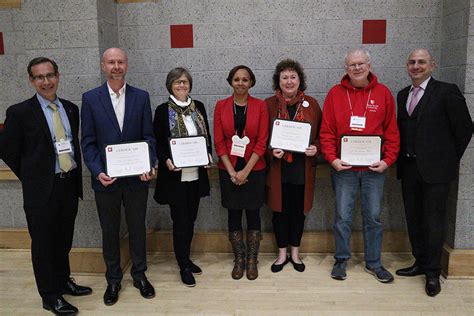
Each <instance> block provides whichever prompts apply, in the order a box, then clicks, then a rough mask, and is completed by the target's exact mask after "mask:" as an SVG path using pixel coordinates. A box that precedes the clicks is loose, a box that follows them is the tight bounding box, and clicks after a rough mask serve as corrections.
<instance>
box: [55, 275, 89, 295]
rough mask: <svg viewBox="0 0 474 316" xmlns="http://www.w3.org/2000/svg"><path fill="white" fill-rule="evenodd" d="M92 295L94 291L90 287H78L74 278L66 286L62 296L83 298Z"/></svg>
mask: <svg viewBox="0 0 474 316" xmlns="http://www.w3.org/2000/svg"><path fill="white" fill-rule="evenodd" d="M91 293H92V289H91V288H90V287H88V286H82V285H77V284H76V282H75V280H74V278H69V279H68V280H67V281H66V284H65V285H64V288H63V290H62V294H67V295H72V296H83V295H89V294H91Z"/></svg>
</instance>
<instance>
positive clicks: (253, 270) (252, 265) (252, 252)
mask: <svg viewBox="0 0 474 316" xmlns="http://www.w3.org/2000/svg"><path fill="white" fill-rule="evenodd" d="M260 240H262V234H261V233H260V231H259V230H249V231H247V279H249V280H255V279H256V278H258V270H257V263H258V260H257V257H258V248H259V247H260Z"/></svg>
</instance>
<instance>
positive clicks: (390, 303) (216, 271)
mask: <svg viewBox="0 0 474 316" xmlns="http://www.w3.org/2000/svg"><path fill="white" fill-rule="evenodd" d="M274 259H275V258H274V256H273V255H269V254H265V255H261V256H260V264H259V268H260V269H259V271H260V276H259V278H258V279H257V280H255V281H248V280H247V279H245V278H244V279H242V280H239V281H235V280H232V279H231V277H230V271H231V267H232V257H231V255H230V254H200V255H195V256H194V261H195V262H196V263H197V264H198V265H200V266H201V267H202V268H203V270H204V273H203V274H202V275H199V276H196V281H197V286H196V287H194V288H187V287H185V286H183V285H182V283H181V281H180V278H179V273H178V268H177V266H176V263H175V260H174V257H173V256H172V255H171V254H160V253H152V254H149V256H148V261H149V263H148V266H149V269H148V272H147V275H148V278H149V280H150V281H151V282H152V284H153V285H154V286H155V289H156V294H157V295H156V297H155V298H154V299H151V300H146V299H143V298H142V297H141V296H140V295H139V292H138V290H137V289H135V288H134V287H133V285H132V282H131V278H130V274H129V270H130V269H127V274H126V275H125V276H124V280H123V281H122V291H121V292H120V299H119V301H118V303H117V304H115V305H114V306H110V307H109V306H105V305H104V304H103V302H102V295H103V293H104V290H105V285H106V284H105V279H104V277H103V276H102V275H93V274H87V275H85V274H83V275H75V276H74V277H75V279H76V281H77V282H78V283H79V284H82V285H87V286H90V287H92V288H93V290H94V293H93V294H92V295H90V296H86V297H79V298H78V297H70V296H66V299H67V300H68V301H69V302H71V303H72V304H74V305H76V306H77V307H78V308H79V310H80V314H81V315H145V314H160V315H272V316H273V315H384V316H387V315H451V316H452V315H473V311H474V280H473V279H467V280H451V279H449V280H442V281H443V282H442V292H441V294H439V295H438V296H437V297H436V298H431V297H428V296H427V295H426V294H425V292H424V277H422V276H418V277H414V278H403V277H396V279H395V281H394V282H393V283H391V284H382V283H380V282H378V281H376V280H375V279H374V277H373V276H371V275H369V274H367V273H365V272H364V270H363V265H362V262H361V257H360V256H356V257H355V258H353V259H352V260H351V261H350V264H349V265H348V271H347V272H348V278H347V280H345V281H335V280H332V279H331V278H330V276H329V273H330V271H331V267H332V265H333V258H332V256H331V255H313V254H312V255H304V256H303V260H304V262H305V264H306V271H305V272H303V273H299V272H296V271H295V270H293V267H292V266H291V265H287V266H286V267H285V269H284V270H283V271H282V272H280V273H276V274H274V273H272V272H271V271H270V266H271V264H272V262H273V261H274ZM383 262H384V264H385V267H386V268H388V269H389V270H390V271H392V272H394V271H395V270H396V269H398V268H400V267H404V266H407V265H409V264H411V258H410V256H409V255H406V254H384V255H383ZM469 311H471V312H469ZM0 315H51V314H50V313H49V312H46V311H44V310H43V309H42V308H41V300H40V298H39V296H38V294H37V292H36V286H35V282H34V278H33V273H32V268H31V263H30V254H29V252H28V251H18V250H16V251H13V250H1V251H0Z"/></svg>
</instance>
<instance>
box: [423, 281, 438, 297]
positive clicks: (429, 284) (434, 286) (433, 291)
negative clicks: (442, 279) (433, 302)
mask: <svg viewBox="0 0 474 316" xmlns="http://www.w3.org/2000/svg"><path fill="white" fill-rule="evenodd" d="M425 292H426V294H428V296H431V297H434V296H436V295H438V294H439V292H441V284H440V283H439V278H426V285H425Z"/></svg>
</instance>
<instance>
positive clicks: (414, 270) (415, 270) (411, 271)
mask: <svg viewBox="0 0 474 316" xmlns="http://www.w3.org/2000/svg"><path fill="white" fill-rule="evenodd" d="M395 273H396V274H397V275H400V276H406V277H412V276H416V275H421V274H425V270H423V268H422V267H420V266H418V265H416V264H414V265H412V266H411V267H408V268H403V269H398V270H397V271H395Z"/></svg>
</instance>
